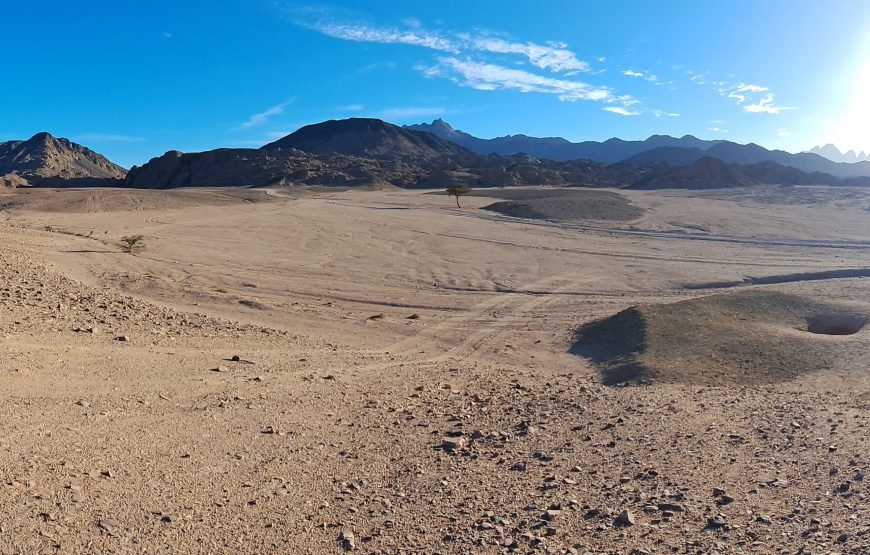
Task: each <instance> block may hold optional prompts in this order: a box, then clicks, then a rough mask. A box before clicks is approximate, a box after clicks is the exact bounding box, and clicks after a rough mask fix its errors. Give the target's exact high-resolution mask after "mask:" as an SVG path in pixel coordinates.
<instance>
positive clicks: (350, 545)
mask: <svg viewBox="0 0 870 555" xmlns="http://www.w3.org/2000/svg"><path fill="white" fill-rule="evenodd" d="M338 541H339V542H341V547H343V548H344V550H345V551H353V550H354V549H356V539H355V538H354V535H353V532H351V531H350V530H342V531H341V534H339V536H338Z"/></svg>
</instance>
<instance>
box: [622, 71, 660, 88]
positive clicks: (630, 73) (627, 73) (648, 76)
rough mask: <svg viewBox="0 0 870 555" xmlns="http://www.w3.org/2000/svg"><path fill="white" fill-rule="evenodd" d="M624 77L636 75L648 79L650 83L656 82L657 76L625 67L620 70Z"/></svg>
mask: <svg viewBox="0 0 870 555" xmlns="http://www.w3.org/2000/svg"><path fill="white" fill-rule="evenodd" d="M622 74H623V75H625V76H626V77H636V78H638V79H643V80H645V81H649V82H650V83H656V84H658V81H659V77H658V75H653V74H651V73H645V72H643V71H634V70H633V69H626V70H624V71H623V72H622Z"/></svg>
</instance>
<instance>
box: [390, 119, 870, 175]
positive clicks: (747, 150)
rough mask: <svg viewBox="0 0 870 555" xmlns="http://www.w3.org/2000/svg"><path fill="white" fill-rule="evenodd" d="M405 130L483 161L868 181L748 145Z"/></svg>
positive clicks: (813, 159)
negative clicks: (512, 158) (716, 165)
mask: <svg viewBox="0 0 870 555" xmlns="http://www.w3.org/2000/svg"><path fill="white" fill-rule="evenodd" d="M406 129H412V130H415V131H426V132H429V133H432V134H434V135H437V136H439V137H441V138H443V139H446V140H448V141H453V142H455V143H456V144H458V145H460V146H464V147H466V148H468V149H469V150H472V151H474V152H476V153H478V154H484V155H485V154H490V153H495V154H500V155H511V154H520V153H525V154H528V155H530V156H535V157H537V158H546V159H549V160H560V161H566V160H575V159H588V160H595V161H597V162H604V163H607V164H613V163H616V162H628V163H631V164H658V163H666V164H670V165H676V166H679V165H687V164H692V163H694V162H696V161H697V160H699V159H701V158H703V157H705V156H709V157H713V158H718V159H719V160H722V161H723V162H727V163H729V164H756V163H759V162H766V161H770V162H776V163H778V164H782V165H783V166H791V167H794V168H797V169H799V170H802V171H805V172H809V173H812V172H823V173H829V174H831V175H834V176H836V177H842V178H849V177H861V176H870V161H861V162H858V161H856V163H847V162H834V161H833V160H830V159H828V158H826V157H824V156H821V155H819V154H816V153H812V152H802V153H798V154H792V153H790V152H785V151H783V150H768V149H766V148H764V147H762V146H759V145H756V144H754V143H750V144H746V145H741V144H738V143H734V142H731V141H706V140H703V139H699V138H697V137H694V136H692V135H685V136H683V137H679V138H677V137H670V136H668V135H653V136H652V137H649V138H648V139H645V140H643V141H624V140H622V139H616V138H613V139H608V140H606V141H603V142H597V141H584V142H581V143H572V142H570V141H568V140H566V139H562V138H559V137H545V138H537V137H529V136H526V135H508V136H506V137H496V138H495V139H480V138H478V137H474V136H472V135H469V134H468V133H464V132H462V131H457V130H455V129H453V127H452V126H451V125H450V124H449V123H447V122H445V121H444V120H441V119H436V120H435V121H433V122H432V123H421V124H417V125H409V126H406ZM838 152H839V151H838Z"/></svg>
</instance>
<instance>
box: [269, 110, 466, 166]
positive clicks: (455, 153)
mask: <svg viewBox="0 0 870 555" xmlns="http://www.w3.org/2000/svg"><path fill="white" fill-rule="evenodd" d="M262 150H270V151H271V150H277V151H280V150H285V151H286V150H299V151H304V152H307V153H309V154H316V155H331V154H342V155H347V156H358V157H363V158H369V159H375V160H404V161H413V162H418V163H420V162H432V161H439V162H443V161H447V160H454V161H457V162H461V161H468V160H472V159H474V158H475V157H476V156H475V155H474V154H473V153H472V152H471V151H469V150H467V149H465V148H462V147H460V146H458V145H457V144H455V143H452V142H450V141H448V140H444V139H442V138H440V137H437V136H435V135H433V134H432V133H424V132H419V131H413V130H408V129H403V128H401V127H398V126H396V125H393V124H391V123H387V122H385V121H381V120H379V119H371V118H350V119H343V120H330V121H325V122H323V123H316V124H314V125H307V126H305V127H303V128H301V129H299V130H298V131H296V132H294V133H291V134H290V135H287V136H286V137H284V138H282V139H279V140H277V141H275V142H273V143H269V144H267V145H265V146H263V147H262Z"/></svg>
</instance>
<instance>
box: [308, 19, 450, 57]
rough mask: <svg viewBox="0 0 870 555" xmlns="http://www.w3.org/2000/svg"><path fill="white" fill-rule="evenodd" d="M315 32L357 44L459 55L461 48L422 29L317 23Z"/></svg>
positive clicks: (314, 27) (313, 26)
mask: <svg viewBox="0 0 870 555" xmlns="http://www.w3.org/2000/svg"><path fill="white" fill-rule="evenodd" d="M310 27H312V28H313V29H314V30H316V31H319V32H321V33H323V34H324V35H327V36H330V37H334V38H337V39H343V40H351V41H356V42H378V43H382V44H410V45H413V46H422V47H425V48H430V49H432V50H441V51H444V52H453V53H455V54H458V53H459V47H458V45H456V44H455V43H454V42H453V41H452V40H450V39H448V38H444V37H441V36H438V35H436V34H433V33H429V32H427V31H424V30H422V29H413V30H410V31H402V30H399V29H379V28H377V27H369V26H366V25H359V24H344V23H317V24H314V25H311V26H310Z"/></svg>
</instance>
